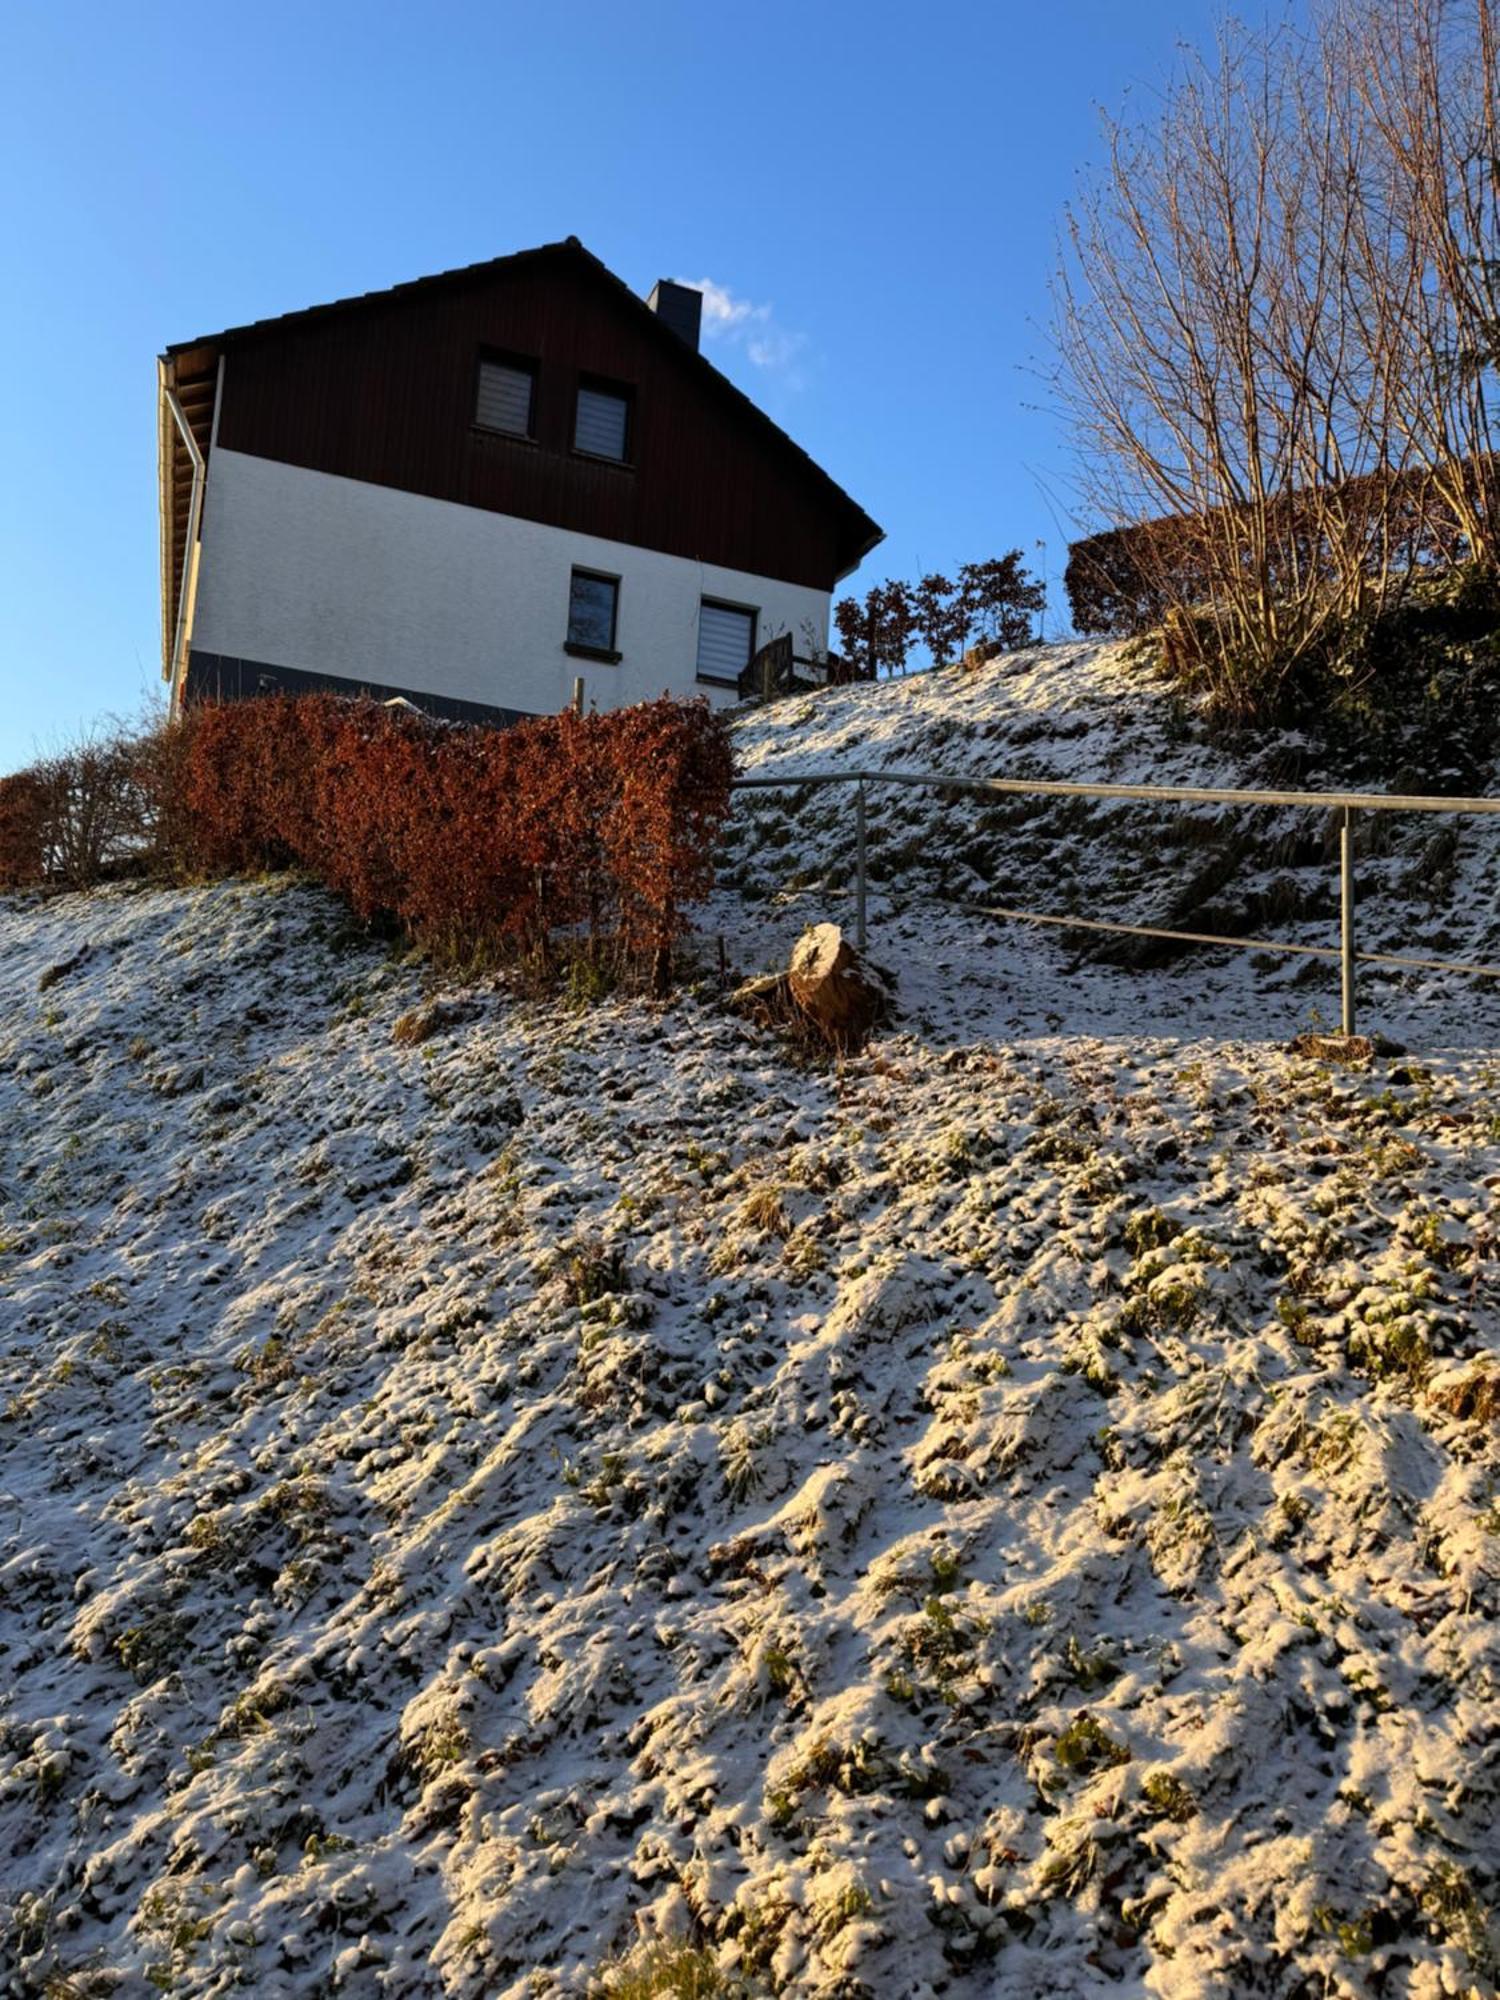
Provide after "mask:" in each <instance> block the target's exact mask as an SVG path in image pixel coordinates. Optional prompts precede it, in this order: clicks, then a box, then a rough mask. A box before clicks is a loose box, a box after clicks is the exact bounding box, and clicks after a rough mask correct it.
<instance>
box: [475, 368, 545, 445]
mask: <svg viewBox="0 0 1500 2000" xmlns="http://www.w3.org/2000/svg"><path fill="white" fill-rule="evenodd" d="M535 384H536V377H535V376H534V375H533V374H532V372H531V370H530V369H529V368H513V367H511V366H510V365H509V364H508V363H506V362H504V361H481V362H480V364H479V404H478V408H477V409H476V410H475V412H474V421H475V423H477V424H482V425H483V426H484V428H485V429H486V430H487V431H508V432H509V433H510V435H511V436H512V437H530V436H531V392H532V390H533V388H534V387H535Z"/></svg>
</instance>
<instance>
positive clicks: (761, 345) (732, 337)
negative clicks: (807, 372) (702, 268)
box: [677, 278, 807, 386]
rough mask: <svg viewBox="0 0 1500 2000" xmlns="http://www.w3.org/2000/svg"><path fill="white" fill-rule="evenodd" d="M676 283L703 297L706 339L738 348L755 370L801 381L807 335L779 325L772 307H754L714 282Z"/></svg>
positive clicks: (695, 280) (710, 279) (683, 279)
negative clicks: (800, 360) (799, 364)
mask: <svg viewBox="0 0 1500 2000" xmlns="http://www.w3.org/2000/svg"><path fill="white" fill-rule="evenodd" d="M677 282H678V284H679V285H691V286H692V287H693V289H694V291H698V292H702V294H703V334H704V338H705V339H707V340H722V341H723V342H724V343H725V344H726V345H727V346H731V347H737V348H739V350H740V351H741V352H742V353H743V354H744V356H745V359H746V360H747V361H748V362H749V363H750V365H751V366H752V367H753V368H763V369H765V370H766V371H767V373H775V374H780V375H783V376H785V377H787V378H788V379H789V380H790V381H791V383H792V385H793V386H796V384H797V382H798V381H799V380H800V377H799V375H798V372H797V369H796V365H795V364H796V362H797V358H798V356H799V355H800V354H801V353H802V352H803V351H804V349H805V348H806V346H807V335H806V334H805V333H793V332H792V331H791V330H790V329H789V328H787V327H784V326H782V325H781V324H780V323H779V321H778V320H777V318H776V314H775V310H774V308H773V307H771V306H769V305H764V306H758V305H753V304H752V303H751V301H750V300H749V299H742V298H739V297H738V296H737V295H736V294H735V293H734V292H732V291H730V289H729V287H728V286H727V285H721V284H718V283H716V282H715V280H714V279H712V278H679V279H678V280H677Z"/></svg>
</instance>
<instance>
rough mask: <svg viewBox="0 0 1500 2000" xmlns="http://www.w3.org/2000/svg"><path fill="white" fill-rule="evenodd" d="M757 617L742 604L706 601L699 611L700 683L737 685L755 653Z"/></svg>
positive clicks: (710, 599) (720, 685)
mask: <svg viewBox="0 0 1500 2000" xmlns="http://www.w3.org/2000/svg"><path fill="white" fill-rule="evenodd" d="M755 616H756V614H755V613H754V612H753V611H749V610H747V609H746V608H745V607H744V606H743V605H741V604H715V603H714V601H713V599H712V598H710V597H705V598H704V600H703V602H702V604H701V605H700V607H699V610H698V678H699V680H700V681H712V682H713V683H714V684H715V685H716V686H718V687H736V686H738V684H739V678H740V675H741V674H742V673H743V672H744V671H745V669H746V667H748V666H749V664H750V661H751V659H752V657H753V655H754V653H755Z"/></svg>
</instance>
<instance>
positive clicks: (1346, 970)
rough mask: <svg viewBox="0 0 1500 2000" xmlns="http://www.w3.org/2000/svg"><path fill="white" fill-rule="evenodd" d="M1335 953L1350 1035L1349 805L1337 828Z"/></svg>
mask: <svg viewBox="0 0 1500 2000" xmlns="http://www.w3.org/2000/svg"><path fill="white" fill-rule="evenodd" d="M1339 955H1340V971H1341V973H1342V975H1343V978H1342V986H1343V994H1342V998H1343V1006H1342V1010H1341V1012H1342V1019H1343V1032H1344V1033H1345V1034H1346V1035H1352V1034H1353V1033H1354V1032H1355V1027H1354V813H1353V810H1352V809H1351V808H1350V807H1349V806H1345V807H1344V819H1343V824H1342V825H1341V826H1340V828H1339Z"/></svg>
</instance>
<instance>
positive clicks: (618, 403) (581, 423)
mask: <svg viewBox="0 0 1500 2000" xmlns="http://www.w3.org/2000/svg"><path fill="white" fill-rule="evenodd" d="M573 449H574V450H575V451H586V452H587V453H588V455H589V457H590V458H613V459H616V460H618V462H619V463H620V464H621V465H623V464H624V463H625V461H626V460H627V459H628V458H629V456H630V397H629V396H628V394H627V393H626V392H625V390H623V389H610V388H606V387H605V386H604V385H603V384H602V383H592V384H591V383H587V382H585V383H583V384H581V385H580V387H579V391H578V411H577V414H576V416H575V417H574V419H573Z"/></svg>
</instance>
